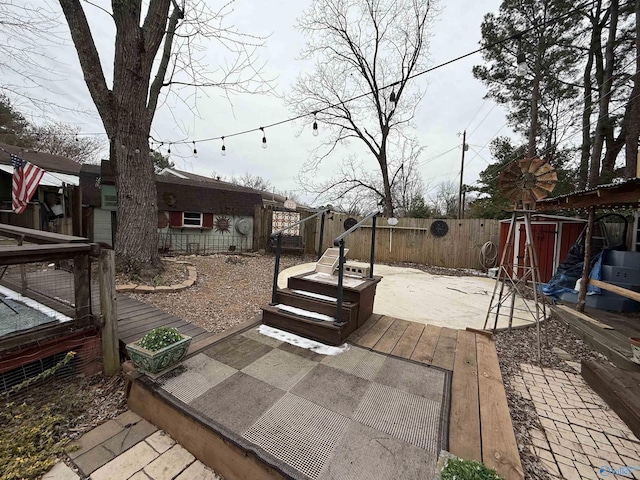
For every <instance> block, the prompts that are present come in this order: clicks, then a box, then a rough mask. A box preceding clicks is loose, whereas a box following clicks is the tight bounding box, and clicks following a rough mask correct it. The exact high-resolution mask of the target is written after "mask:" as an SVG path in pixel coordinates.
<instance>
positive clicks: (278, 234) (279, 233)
mask: <svg viewBox="0 0 640 480" xmlns="http://www.w3.org/2000/svg"><path fill="white" fill-rule="evenodd" d="M330 211H331V210H330V209H328V208H324V209H322V210H320V211H318V212H316V213H314V214H313V215H310V216H308V217H305V218H303V219H302V220H300V221H299V222H296V223H294V224H292V225H289V226H288V227H285V228H282V229H280V230H278V231H277V232H273V233H272V234H271V235H270V236H269V238H271V239H274V238H275V239H276V260H275V263H274V266H273V285H272V287H271V305H275V303H276V296H277V294H278V273H280V251H281V249H282V232H286V231H287V230H289V229H290V228H293V227H297V226H298V225H302V224H303V223H304V222H307V221H309V220H311V219H313V218H316V217H318V216H320V215H322V220H321V222H320V240H319V241H318V258H320V256H321V254H322V252H321V250H322V236H323V235H324V216H325V215H326V214H327V213H329V212H330Z"/></svg>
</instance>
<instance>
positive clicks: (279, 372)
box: [242, 348, 316, 390]
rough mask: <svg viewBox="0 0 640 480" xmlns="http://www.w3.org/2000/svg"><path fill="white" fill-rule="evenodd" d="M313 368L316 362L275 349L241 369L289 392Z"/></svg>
mask: <svg viewBox="0 0 640 480" xmlns="http://www.w3.org/2000/svg"><path fill="white" fill-rule="evenodd" d="M315 366H316V362H312V361H311V360H307V359H306V358H303V357H300V356H298V355H294V354H293V353H289V352H285V351H284V350H279V349H277V348H276V349H274V350H271V351H270V352H269V353H267V354H266V355H264V356H262V357H261V358H259V359H258V360H256V361H255V362H253V363H252V364H250V365H248V366H246V367H245V368H243V369H242V372H243V373H246V374H247V375H251V376H252V377H254V378H257V379H258V380H262V381H263V382H267V383H268V384H270V385H273V386H274V387H278V388H281V389H282V390H289V389H290V388H291V387H293V386H294V385H295V384H296V383H297V382H298V381H299V380H300V379H301V378H302V377H304V376H305V375H306V374H307V373H309V372H310V371H311V369H312V368H313V367H315Z"/></svg>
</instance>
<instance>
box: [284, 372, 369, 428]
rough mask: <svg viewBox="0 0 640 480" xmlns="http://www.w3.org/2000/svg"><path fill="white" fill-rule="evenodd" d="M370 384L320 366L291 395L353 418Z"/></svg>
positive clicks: (293, 389) (299, 383)
mask: <svg viewBox="0 0 640 480" xmlns="http://www.w3.org/2000/svg"><path fill="white" fill-rule="evenodd" d="M370 384H371V382H369V381H367V380H364V379H362V378H359V377H356V376H355V375H351V374H348V373H346V372H343V371H341V370H338V369H336V368H331V367H327V366H325V365H322V364H320V365H317V366H316V367H315V368H314V369H313V370H312V371H311V372H310V373H309V374H308V375H307V376H306V377H304V378H303V379H302V380H301V381H300V382H298V384H297V385H296V386H295V387H294V388H292V389H291V393H294V394H296V395H298V396H300V397H303V398H306V399H307V400H309V401H311V402H313V403H317V404H318V405H321V406H323V407H325V408H327V409H329V410H331V411H333V412H336V413H339V414H340V415H344V416H345V417H349V418H351V417H352V416H353V413H354V412H355V410H356V408H358V405H359V404H360V401H361V400H362V397H364V394H365V393H367V391H368V390H369V385H370Z"/></svg>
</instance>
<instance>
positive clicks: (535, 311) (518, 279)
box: [483, 158, 558, 361]
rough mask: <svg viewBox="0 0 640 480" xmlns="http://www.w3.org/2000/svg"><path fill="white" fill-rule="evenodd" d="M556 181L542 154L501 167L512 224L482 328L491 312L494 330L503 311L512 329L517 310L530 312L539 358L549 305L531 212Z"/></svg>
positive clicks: (501, 187) (499, 186) (500, 186)
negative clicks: (521, 231)
mask: <svg viewBox="0 0 640 480" xmlns="http://www.w3.org/2000/svg"><path fill="white" fill-rule="evenodd" d="M557 181H558V175H557V174H556V172H555V170H554V168H553V167H552V166H551V165H549V163H547V162H545V161H544V160H541V159H539V158H533V159H528V158H527V159H524V160H520V161H518V162H512V163H510V164H509V165H507V167H506V168H505V169H504V170H502V172H501V173H500V177H499V179H498V189H499V190H500V191H501V192H502V194H503V195H504V196H505V197H507V198H508V199H509V200H513V202H514V208H513V211H512V215H511V223H510V224H509V233H508V234H507V239H506V242H505V244H504V247H503V250H502V255H501V258H500V266H499V268H498V276H497V280H496V284H495V287H494V289H493V295H492V297H491V303H490V304H489V310H488V311H487V317H486V319H485V321H484V327H483V328H485V329H486V328H487V323H488V322H489V317H490V316H491V315H492V314H494V315H495V320H494V324H493V331H495V330H496V329H497V326H498V319H499V317H500V316H501V315H502V316H508V317H509V329H511V326H512V324H513V319H514V315H515V314H516V312H524V313H525V314H526V313H529V314H530V315H531V317H533V319H534V320H535V322H536V326H537V332H538V361H540V321H541V320H542V319H544V318H546V308H545V305H544V302H540V301H539V298H538V297H539V292H538V285H539V284H540V270H539V268H538V256H537V254H536V250H535V247H534V243H533V240H534V239H533V234H532V230H531V213H533V212H535V204H536V202H537V201H538V200H541V199H543V198H545V197H546V196H547V195H549V193H551V192H552V191H553V189H554V188H555V186H556V183H557ZM519 215H520V216H522V217H523V219H524V228H525V235H526V240H525V254H524V263H523V264H516V263H515V262H514V258H515V236H516V224H517V221H518V216H519ZM529 282H531V287H532V288H533V292H532V296H533V305H531V300H528V298H529V297H530V296H531V291H530V290H529V289H528V287H527V285H528V283H529ZM498 286H500V287H499V293H498V300H497V301H496V302H495V303H494V300H495V298H496V292H498ZM505 287H506V288H505ZM516 293H518V294H519V295H520V297H521V300H522V303H524V308H522V307H520V308H516ZM507 300H510V305H509V310H508V313H507V314H505V313H501V312H500V310H501V307H502V306H503V304H504V303H506V301H507ZM515 318H519V317H515Z"/></svg>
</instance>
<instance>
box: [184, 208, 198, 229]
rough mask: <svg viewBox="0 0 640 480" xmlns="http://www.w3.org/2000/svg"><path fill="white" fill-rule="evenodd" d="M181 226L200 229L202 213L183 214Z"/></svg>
mask: <svg viewBox="0 0 640 480" xmlns="http://www.w3.org/2000/svg"><path fill="white" fill-rule="evenodd" d="M182 224H183V225H184V226H185V227H202V213H199V212H183V213H182Z"/></svg>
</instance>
